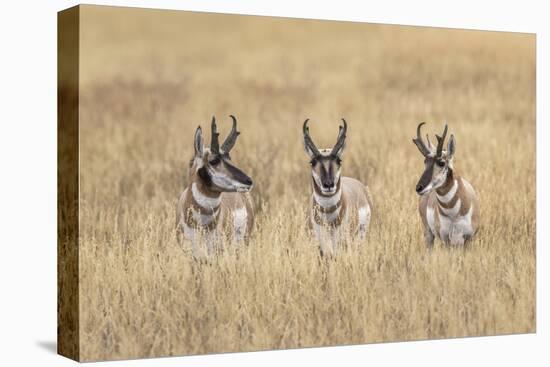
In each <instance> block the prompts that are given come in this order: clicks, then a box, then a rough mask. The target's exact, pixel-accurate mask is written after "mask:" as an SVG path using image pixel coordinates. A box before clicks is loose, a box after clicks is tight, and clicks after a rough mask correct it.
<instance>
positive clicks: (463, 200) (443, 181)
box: [413, 122, 479, 248]
mask: <svg viewBox="0 0 550 367" xmlns="http://www.w3.org/2000/svg"><path fill="white" fill-rule="evenodd" d="M422 125H424V122H422V123H421V124H419V125H418V127H417V129H416V139H413V142H414V143H415V144H416V146H417V147H418V150H420V153H422V155H423V156H424V157H425V159H424V173H423V174H422V177H420V180H419V181H418V184H417V185H416V192H417V193H418V195H420V201H419V206H418V208H419V211H420V217H421V218H422V223H423V225H424V237H425V239H426V245H427V246H428V247H430V248H431V247H432V246H433V243H434V237H435V236H437V237H439V238H440V239H441V240H442V241H443V242H444V243H445V244H451V245H463V244H464V242H465V241H467V240H469V239H470V238H472V236H473V235H474V234H475V233H476V231H477V228H478V223H479V201H478V199H477V195H476V192H475V191H474V188H473V187H472V185H471V184H470V183H469V182H468V181H466V180H465V179H464V178H462V177H460V176H459V175H458V174H457V172H456V171H455V169H454V165H453V158H454V154H455V150H456V143H455V138H454V136H453V135H452V134H451V137H450V139H449V143H448V145H447V150H443V144H444V142H445V137H446V135H447V125H445V129H444V131H443V136H439V135H436V138H437V147H436V149H435V150H434V149H433V146H432V145H431V143H430V139H429V138H428V136H427V135H426V139H427V143H428V144H427V145H426V144H425V142H424V141H423V140H422V137H421V134H420V129H421V127H422Z"/></svg>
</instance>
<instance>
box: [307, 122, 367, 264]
mask: <svg viewBox="0 0 550 367" xmlns="http://www.w3.org/2000/svg"><path fill="white" fill-rule="evenodd" d="M308 121H309V119H307V120H306V121H305V122H304V126H303V134H304V145H305V150H306V153H307V154H308V155H309V158H310V164H311V177H312V185H313V194H312V196H311V212H310V220H309V225H310V228H311V229H312V230H313V233H314V234H315V238H316V239H317V241H319V244H320V250H321V255H329V256H331V255H334V254H335V253H336V252H337V251H338V248H339V246H340V243H341V241H342V240H343V239H344V238H345V237H346V235H351V236H358V237H359V238H361V239H363V238H364V237H365V236H366V234H367V230H368V227H369V223H370V218H371V207H372V203H371V199H370V194H369V190H368V188H367V186H365V185H363V184H362V183H361V182H359V181H358V180H356V179H353V178H350V177H343V176H342V177H341V176H340V168H341V165H342V154H343V152H344V147H345V141H346V132H347V123H346V120H344V119H342V121H343V123H344V126H340V130H339V132H338V138H337V140H336V145H334V147H333V148H332V149H320V150H319V149H317V147H316V146H315V144H314V143H313V140H312V139H311V137H310V135H309V127H308V126H307V123H308Z"/></svg>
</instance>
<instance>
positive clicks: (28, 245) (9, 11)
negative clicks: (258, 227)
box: [0, 0, 550, 367]
mask: <svg viewBox="0 0 550 367" xmlns="http://www.w3.org/2000/svg"><path fill="white" fill-rule="evenodd" d="M96 3H97V4H107V5H128V6H141V7H156V8H168V9H183V10H202V11H211V12H224V13H241V14H259V15H274V16H289V17H299V18H317V19H337V20H355V21H366V22H378V23H394V24H410V25H429V26H443V27H454V28H474V29H487V30H506V31H521V32H536V33H537V109H538V110H537V160H538V164H537V166H538V167H537V185H538V189H537V199H538V200H537V201H538V211H537V218H538V225H537V229H538V231H537V232H538V233H537V244H538V246H537V247H538V249H537V273H538V276H537V289H538V292H537V296H538V297H537V301H538V302H537V310H538V312H537V333H536V334H532V335H514V336H500V337H483V338H465V339H454V340H441V341H426V342H408V343H389V344H377V345H359V346H351V347H332V348H314V349H300V350H289V351H272V352H257V353H236V354H222V355H210V356H194V357H175V358H157V359H150V360H141V361H123V362H110V364H113V365H116V366H134V365H138V366H175V365H186V366H213V365H220V364H223V365H230V366H256V365H259V364H261V365H281V364H291V365H294V364H298V363H299V364H310V363H311V364H313V363H315V364H317V365H323V366H324V365H326V366H329V365H340V364H346V365H365V364H370V365H381V364H384V365H403V364H406V365H422V366H441V365H444V366H445V367H447V366H463V365H470V364H473V365H481V364H485V365H498V366H508V365H510V366H517V365H547V366H548V365H550V364H548V363H549V362H550V356H549V353H548V352H547V349H549V348H550V325H549V323H550V319H549V318H548V312H547V310H548V307H549V305H548V296H549V289H548V284H549V282H548V280H547V279H548V271H545V266H546V267H548V266H549V258H548V254H549V252H548V251H546V250H545V245H546V244H548V243H549V241H548V240H549V238H550V231H549V229H548V228H550V227H549V224H550V223H549V218H550V215H548V213H547V212H545V210H544V209H545V208H546V209H548V208H549V205H548V204H550V201H549V200H548V193H547V192H548V191H545V189H546V188H548V187H549V183H550V182H549V177H548V169H547V167H548V162H547V161H546V160H545V157H548V151H549V148H548V147H549V145H550V144H549V145H546V144H548V143H549V142H550V136H549V133H548V132H549V128H548V125H547V124H546V122H547V121H546V120H547V119H548V107H547V106H548V102H550V98H549V94H548V88H549V77H548V65H550V57H549V49H550V41H549V40H550V32H549V26H548V19H549V18H550V16H549V15H548V14H550V12H549V11H548V10H546V9H545V7H544V3H545V2H544V1H539V2H535V1H514V2H505V1H490V2H489V1H485V2H481V1H465V0H460V1H452V2H448V1H447V2H445V1H441V0H440V1H421V0H416V1H376V3H372V4H368V3H366V2H365V1H361V2H359V1H357V2H351V1H343V0H339V1H333V2H331V3H327V4H325V3H321V2H318V1H316V2H313V1H311V2H306V1H302V2H299V1H297V0H294V1H290V0H289V1H286V0H285V1H282V0H270V1H264V2H258V1H256V2H253V1H243V0H239V1H232V2H228V1H213V0H202V1H158V0H157V1H152V0H150V1H117V0H111V1H98V2H96ZM76 4H77V2H75V1H61V0H48V1H34V2H33V1H18V2H15V1H12V2H7V1H6V2H3V3H2V5H1V7H0V27H1V32H0V40H1V43H0V63H1V65H0V92H1V95H0V97H1V99H0V172H1V173H0V195H1V196H0V272H1V277H0V284H1V285H2V288H1V290H0V337H1V339H0V361H1V362H0V364H1V365H3V366H15V365H29V366H33V365H40V366H64V365H71V364H74V362H71V361H70V360H68V359H66V358H63V357H60V356H57V355H56V354H55V352H54V351H55V340H56V154H57V153H56V32H57V30H56V16H57V15H56V12H57V11H58V10H61V9H64V8H67V7H70V6H72V5H76ZM545 15H546V19H545ZM545 20H546V22H547V24H545ZM426 57H438V55H426ZM545 103H546V105H545ZM544 143H546V144H544ZM495 154H498V152H495ZM545 311H546V312H545ZM545 347H546V348H545ZM104 364H107V363H104ZM102 365H103V364H102Z"/></svg>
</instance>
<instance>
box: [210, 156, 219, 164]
mask: <svg viewBox="0 0 550 367" xmlns="http://www.w3.org/2000/svg"><path fill="white" fill-rule="evenodd" d="M220 162H221V159H220V157H215V158H214V159H212V160H211V161H210V162H209V163H210V165H212V166H217V165H218V164H220Z"/></svg>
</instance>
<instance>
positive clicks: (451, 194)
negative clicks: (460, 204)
mask: <svg viewBox="0 0 550 367" xmlns="http://www.w3.org/2000/svg"><path fill="white" fill-rule="evenodd" d="M457 190H458V183H457V182H456V180H453V187H451V189H450V190H449V192H448V193H446V194H445V195H443V196H441V195H439V194H437V193H436V194H437V198H438V199H439V201H441V202H442V203H448V202H449V201H451V200H452V199H453V198H454V196H455V194H456V191H457Z"/></svg>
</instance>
